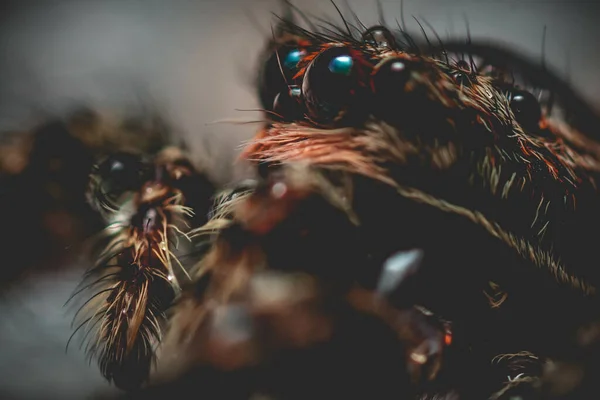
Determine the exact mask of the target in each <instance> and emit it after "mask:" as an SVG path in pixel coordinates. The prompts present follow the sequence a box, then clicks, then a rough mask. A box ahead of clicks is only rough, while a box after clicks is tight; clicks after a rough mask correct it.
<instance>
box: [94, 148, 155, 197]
mask: <svg viewBox="0 0 600 400" xmlns="http://www.w3.org/2000/svg"><path fill="white" fill-rule="evenodd" d="M148 174H149V168H148V166H147V165H146V163H144V162H143V160H142V159H141V157H139V156H137V155H135V154H131V153H124V152H121V153H116V154H113V155H111V156H109V157H107V158H106V159H105V160H104V161H103V162H102V163H100V164H99V165H98V168H97V175H98V177H99V179H100V185H101V187H102V191H103V192H104V194H106V195H109V196H119V195H121V194H123V193H124V192H127V191H132V190H138V189H139V188H140V186H141V185H142V183H143V182H144V180H146V179H148Z"/></svg>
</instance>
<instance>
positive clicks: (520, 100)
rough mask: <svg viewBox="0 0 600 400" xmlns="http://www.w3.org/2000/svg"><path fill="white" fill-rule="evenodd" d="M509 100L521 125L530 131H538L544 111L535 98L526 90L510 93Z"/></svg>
mask: <svg viewBox="0 0 600 400" xmlns="http://www.w3.org/2000/svg"><path fill="white" fill-rule="evenodd" d="M508 99H509V102H510V108H511V110H512V112H513V114H514V115H515V118H516V120H517V122H518V123H519V125H521V127H523V129H525V130H528V131H536V130H538V129H539V123H540V119H541V118H542V109H541V107H540V103H539V102H538V101H537V99H536V98H535V96H534V95H533V94H531V93H529V92H528V91H526V90H520V89H513V90H512V91H510V92H508Z"/></svg>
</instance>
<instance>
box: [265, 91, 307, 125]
mask: <svg viewBox="0 0 600 400" xmlns="http://www.w3.org/2000/svg"><path fill="white" fill-rule="evenodd" d="M301 94H302V92H301V90H300V88H299V87H297V86H290V87H288V88H287V89H284V90H282V91H281V92H279V93H278V94H277V96H275V99H274V100H273V112H275V113H276V114H277V115H278V116H280V117H281V119H282V120H284V121H288V122H290V121H296V120H299V119H302V118H303V117H304V108H303V107H302V105H301V103H300V98H301Z"/></svg>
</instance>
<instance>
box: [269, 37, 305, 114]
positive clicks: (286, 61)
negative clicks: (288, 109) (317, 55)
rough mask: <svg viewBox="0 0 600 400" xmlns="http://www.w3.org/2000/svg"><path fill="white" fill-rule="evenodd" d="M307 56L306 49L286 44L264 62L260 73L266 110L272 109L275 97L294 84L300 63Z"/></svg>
mask: <svg viewBox="0 0 600 400" xmlns="http://www.w3.org/2000/svg"><path fill="white" fill-rule="evenodd" d="M304 56H306V49H302V48H300V47H298V46H297V45H296V44H286V45H283V46H281V47H279V48H278V49H276V50H275V51H274V52H273V53H272V54H271V55H270V57H269V59H268V60H267V62H266V63H265V64H264V67H263V70H262V72H261V74H260V82H259V88H260V99H261V103H262V106H263V108H264V109H265V110H272V108H273V103H274V101H275V98H276V97H277V96H278V95H279V94H280V93H282V92H286V91H287V90H288V85H293V84H294V75H295V74H296V73H297V72H298V68H297V67H298V63H299V62H300V61H302V59H303V58H304Z"/></svg>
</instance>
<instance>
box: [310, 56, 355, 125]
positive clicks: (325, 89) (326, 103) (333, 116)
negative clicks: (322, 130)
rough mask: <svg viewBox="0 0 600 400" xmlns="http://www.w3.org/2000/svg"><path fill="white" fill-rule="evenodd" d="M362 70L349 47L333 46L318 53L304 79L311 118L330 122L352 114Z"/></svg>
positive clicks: (326, 122)
mask: <svg viewBox="0 0 600 400" xmlns="http://www.w3.org/2000/svg"><path fill="white" fill-rule="evenodd" d="M360 73H361V71H360V68H359V67H358V65H357V60H355V59H354V57H353V51H352V49H350V48H347V47H332V48H329V49H327V50H325V51H323V52H322V53H321V54H319V55H318V56H317V57H316V58H315V59H314V60H313V62H312V63H311V64H310V65H309V67H308V68H307V70H306V74H305V76H304V81H303V82H302V94H303V96H304V101H305V105H306V109H307V111H308V114H309V116H310V118H311V119H313V120H314V121H316V122H319V123H324V124H328V123H331V122H334V121H337V120H338V119H339V118H341V117H342V114H344V115H348V114H350V113H349V112H348V111H349V110H350V109H353V111H355V112H356V111H357V110H356V108H355V105H356V102H357V101H358V99H359V98H360V96H359V95H358V91H359V90H360V84H359V81H360V79H359V75H360ZM354 116H356V117H357V116H358V115H357V114H355V115H354Z"/></svg>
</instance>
